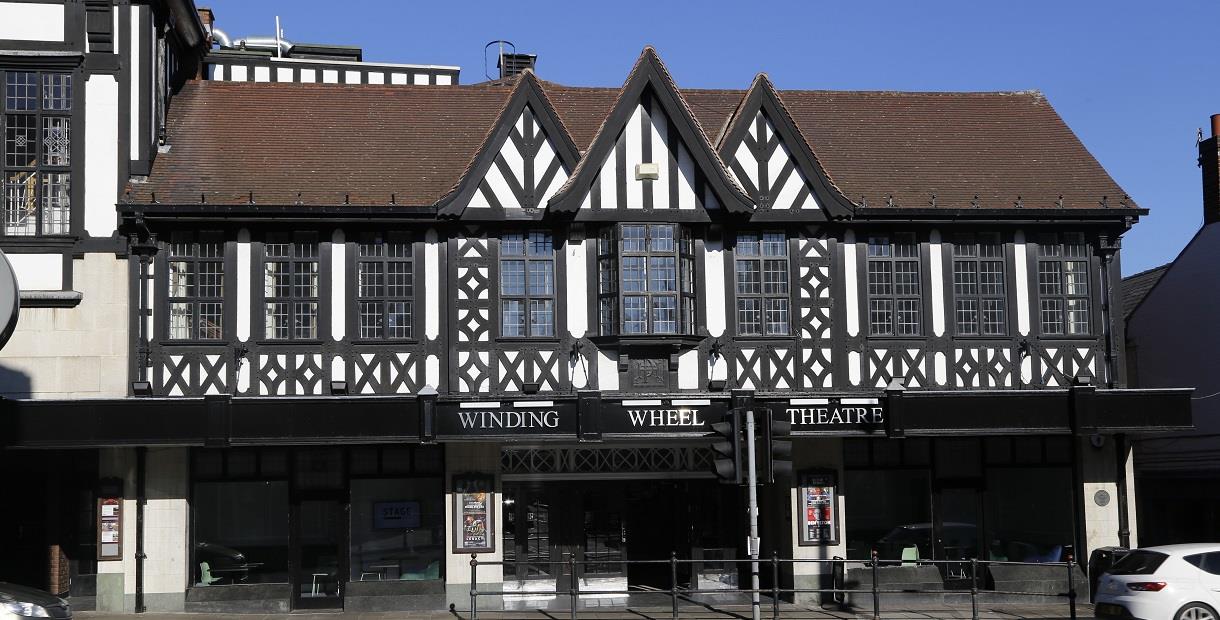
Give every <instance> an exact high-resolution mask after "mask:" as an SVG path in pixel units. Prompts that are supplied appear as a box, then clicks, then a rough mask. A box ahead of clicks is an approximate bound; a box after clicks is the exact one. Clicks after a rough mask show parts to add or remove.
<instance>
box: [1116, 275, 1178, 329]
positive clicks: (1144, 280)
mask: <svg viewBox="0 0 1220 620" xmlns="http://www.w3.org/2000/svg"><path fill="white" fill-rule="evenodd" d="M1172 264H1173V263H1168V264H1165V265H1161V266H1160V267H1153V268H1152V269H1149V270H1147V271H1141V272H1139V273H1137V274H1135V275H1130V276H1127V277H1125V278H1123V320H1124V321H1125V320H1127V319H1129V318H1131V313H1132V312H1135V308H1136V307H1138V306H1139V305H1140V302H1142V301H1144V298H1145V297H1147V296H1148V292H1149V291H1151V290H1152V287H1154V286H1156V283H1157V282H1160V281H1161V276H1163V275H1165V272H1166V271H1169V267H1170V265H1172Z"/></svg>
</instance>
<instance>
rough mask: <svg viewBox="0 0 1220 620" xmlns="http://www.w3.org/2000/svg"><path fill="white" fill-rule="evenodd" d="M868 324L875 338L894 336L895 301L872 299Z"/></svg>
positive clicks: (869, 302) (869, 305)
mask: <svg viewBox="0 0 1220 620" xmlns="http://www.w3.org/2000/svg"><path fill="white" fill-rule="evenodd" d="M868 324H869V331H870V332H871V333H872V334H873V335H875V336H892V335H894V300H892V299H870V300H869V301H868Z"/></svg>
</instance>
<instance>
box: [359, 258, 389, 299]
mask: <svg viewBox="0 0 1220 620" xmlns="http://www.w3.org/2000/svg"><path fill="white" fill-rule="evenodd" d="M384 268H385V263H381V262H376V263H370V262H366V261H361V262H360V263H359V266H358V267H357V269H358V270H359V273H358V274H357V280H358V287H357V290H358V294H359V296H360V297H380V296H381V286H382V283H383V282H384V277H385V276H384V274H383V273H382V270H383V269H384Z"/></svg>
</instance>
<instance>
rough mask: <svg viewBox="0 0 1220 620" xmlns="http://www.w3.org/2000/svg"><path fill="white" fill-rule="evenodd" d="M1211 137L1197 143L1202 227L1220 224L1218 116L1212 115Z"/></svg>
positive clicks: (1219, 138) (1219, 121) (1219, 132)
mask: <svg viewBox="0 0 1220 620" xmlns="http://www.w3.org/2000/svg"><path fill="white" fill-rule="evenodd" d="M1211 120H1212V135H1211V137H1210V138H1208V139H1206V140H1203V141H1202V142H1200V143H1199V166H1200V167H1201V168H1203V225H1204V226H1206V225H1208V224H1211V223H1214V222H1220V137H1217V136H1220V114H1213V115H1212V118H1211Z"/></svg>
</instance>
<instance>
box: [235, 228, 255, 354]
mask: <svg viewBox="0 0 1220 620" xmlns="http://www.w3.org/2000/svg"><path fill="white" fill-rule="evenodd" d="M252 286H254V283H253V282H251V281H250V231H248V230H246V229H244V228H243V229H241V230H240V231H238V232H237V339H238V340H241V341H242V342H245V341H247V340H249V339H250V287H252Z"/></svg>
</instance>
